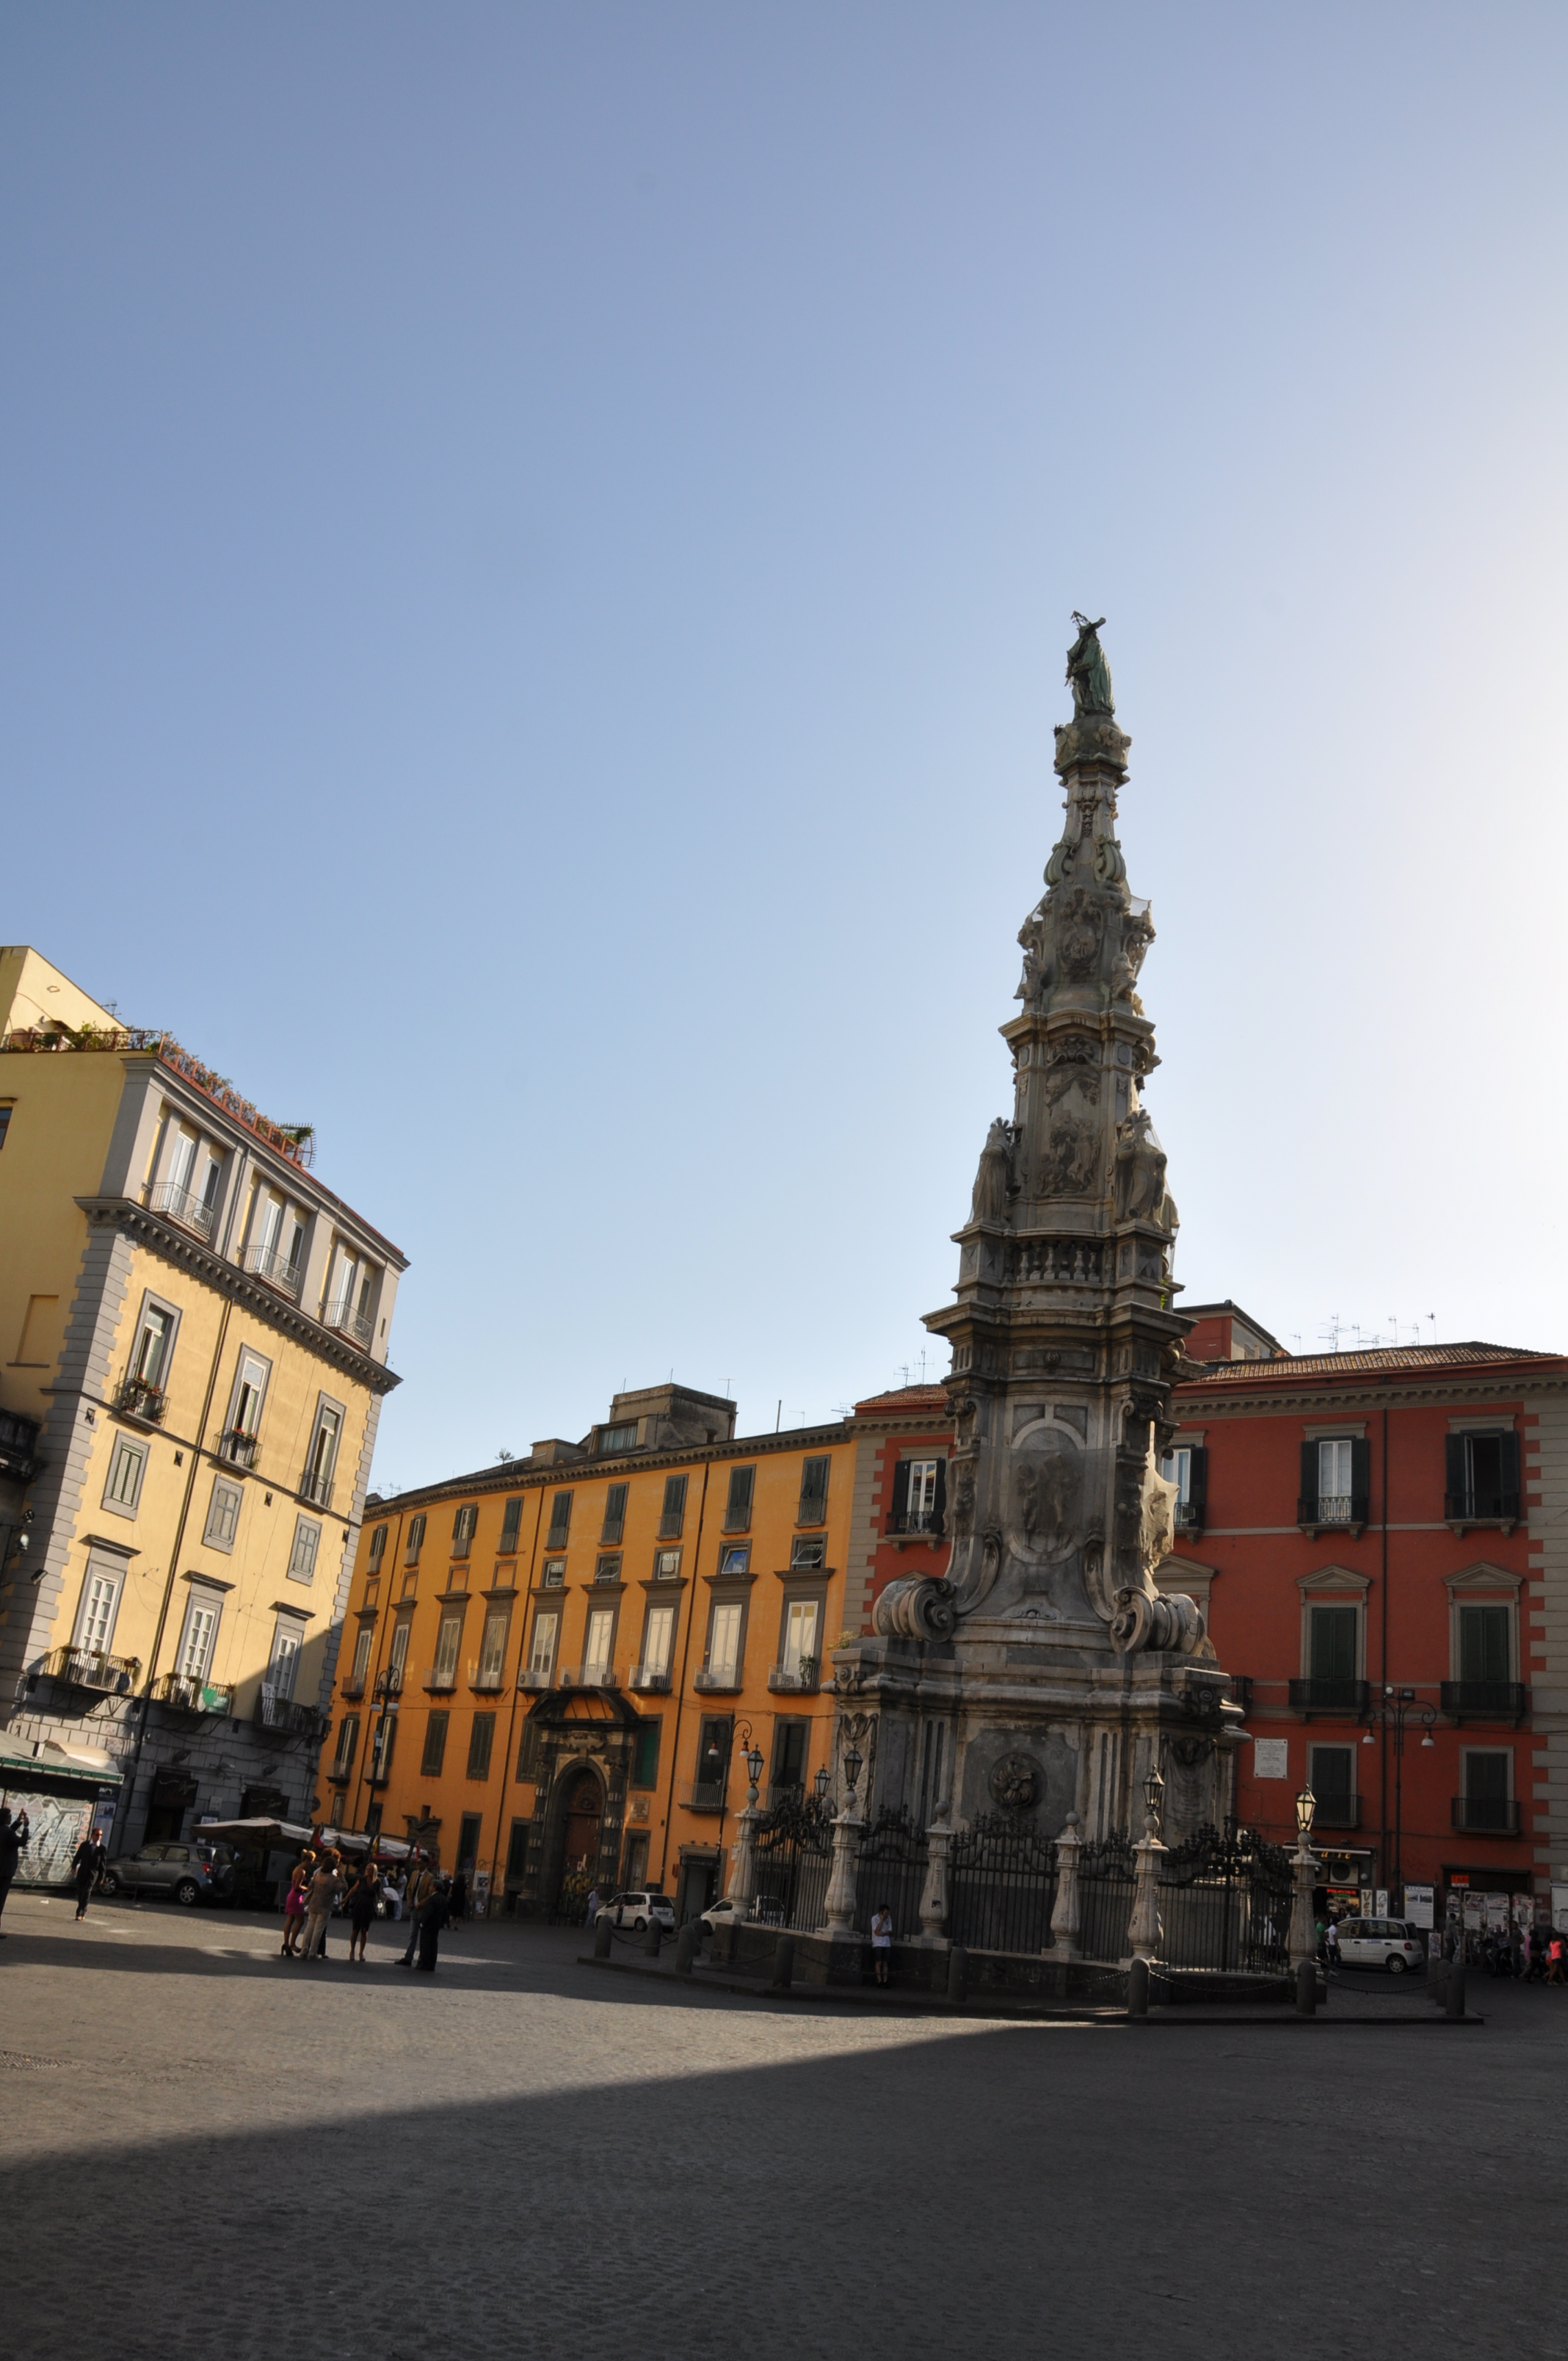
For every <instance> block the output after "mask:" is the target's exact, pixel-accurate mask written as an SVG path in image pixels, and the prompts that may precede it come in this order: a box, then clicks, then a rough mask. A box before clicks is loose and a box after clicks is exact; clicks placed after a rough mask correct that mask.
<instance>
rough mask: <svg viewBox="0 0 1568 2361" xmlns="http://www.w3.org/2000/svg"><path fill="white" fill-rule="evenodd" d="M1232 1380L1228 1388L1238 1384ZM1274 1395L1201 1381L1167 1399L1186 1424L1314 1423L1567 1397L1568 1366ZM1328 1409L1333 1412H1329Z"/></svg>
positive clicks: (1514, 1367) (1315, 1387)
mask: <svg viewBox="0 0 1568 2361" xmlns="http://www.w3.org/2000/svg"><path fill="white" fill-rule="evenodd" d="M1240 1382H1245V1381H1238V1380H1235V1379H1231V1380H1229V1381H1228V1383H1229V1384H1239V1383H1240ZM1276 1386H1277V1390H1274V1391H1270V1392H1262V1391H1260V1392H1258V1393H1247V1394H1244V1395H1240V1397H1239V1399H1238V1398H1237V1396H1235V1395H1232V1394H1230V1393H1228V1392H1227V1393H1222V1392H1221V1391H1220V1390H1219V1389H1218V1387H1216V1389H1215V1390H1214V1391H1213V1392H1212V1393H1211V1392H1207V1391H1205V1390H1203V1389H1202V1381H1201V1380H1199V1381H1197V1382H1196V1383H1190V1384H1188V1385H1179V1386H1177V1387H1176V1388H1175V1389H1173V1391H1172V1394H1171V1408H1172V1411H1175V1412H1177V1413H1178V1414H1179V1416H1180V1417H1182V1418H1183V1419H1185V1417H1186V1415H1187V1413H1188V1411H1198V1410H1199V1408H1200V1406H1201V1414H1202V1416H1203V1417H1204V1418H1206V1419H1211V1418H1212V1419H1220V1418H1277V1417H1280V1416H1284V1415H1288V1416H1296V1415H1298V1414H1300V1413H1306V1414H1308V1415H1310V1414H1312V1413H1316V1414H1317V1415H1318V1417H1319V1418H1322V1417H1324V1416H1325V1415H1332V1411H1345V1412H1347V1413H1354V1412H1355V1411H1377V1410H1412V1409H1416V1408H1418V1407H1420V1406H1422V1405H1427V1406H1432V1405H1438V1404H1442V1403H1443V1402H1465V1401H1476V1400H1481V1401H1507V1400H1521V1399H1523V1398H1525V1397H1527V1396H1529V1395H1532V1394H1553V1395H1563V1394H1568V1366H1563V1365H1559V1366H1558V1367H1556V1368H1555V1369H1554V1370H1553V1371H1552V1374H1551V1375H1550V1376H1547V1375H1544V1374H1541V1375H1536V1374H1534V1373H1532V1372H1530V1371H1529V1370H1528V1369H1527V1368H1526V1367H1521V1365H1520V1364H1519V1362H1517V1361H1516V1362H1514V1363H1512V1364H1511V1366H1510V1367H1508V1369H1507V1370H1502V1369H1497V1370H1493V1369H1490V1368H1487V1367H1485V1365H1481V1366H1478V1367H1475V1368H1472V1369H1470V1370H1468V1371H1466V1370H1464V1369H1462V1368H1455V1369H1453V1370H1452V1371H1451V1372H1445V1373H1444V1374H1443V1375H1442V1376H1435V1375H1434V1376H1433V1377H1431V1378H1406V1379H1403V1380H1401V1381H1398V1382H1387V1381H1385V1382H1384V1383H1381V1384H1376V1383H1374V1384H1367V1383H1365V1382H1363V1383H1360V1384H1354V1385H1351V1384H1346V1383H1344V1382H1343V1380H1338V1381H1336V1380H1334V1379H1332V1378H1320V1379H1319V1380H1318V1381H1317V1382H1316V1383H1312V1382H1310V1381H1304V1382H1302V1383H1301V1384H1299V1385H1297V1386H1291V1385H1288V1384H1280V1383H1279V1381H1278V1380H1276ZM1331 1406H1332V1409H1331Z"/></svg>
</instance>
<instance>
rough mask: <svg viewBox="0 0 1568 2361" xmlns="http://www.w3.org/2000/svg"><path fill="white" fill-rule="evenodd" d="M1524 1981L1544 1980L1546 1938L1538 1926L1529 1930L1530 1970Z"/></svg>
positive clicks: (1538, 1981) (1536, 1981) (1537, 1981)
mask: <svg viewBox="0 0 1568 2361" xmlns="http://www.w3.org/2000/svg"><path fill="white" fill-rule="evenodd" d="M1526 1981H1527V1982H1530V1983H1532V1984H1539V1983H1544V1982H1545V1981H1546V1938H1545V1936H1544V1935H1543V1934H1542V1933H1541V1928H1540V1927H1531V1928H1530V1971H1529V1974H1528V1976H1527V1979H1526Z"/></svg>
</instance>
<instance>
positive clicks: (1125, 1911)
mask: <svg viewBox="0 0 1568 2361" xmlns="http://www.w3.org/2000/svg"><path fill="white" fill-rule="evenodd" d="M1134 1872H1135V1861H1134V1858H1133V1847H1132V1841H1131V1839H1130V1838H1127V1837H1121V1836H1110V1837H1100V1838H1097V1839H1095V1840H1094V1841H1093V1842H1092V1843H1091V1844H1086V1845H1085V1846H1084V1847H1083V1849H1082V1850H1081V1851H1080V1854H1079V1856H1078V1948H1079V1949H1080V1952H1081V1953H1082V1955H1083V1957H1084V1958H1085V1959H1086V1960H1124V1959H1125V1958H1126V1956H1127V1925H1128V1921H1129V1920H1130V1919H1131V1917H1132V1915H1133V1882H1134Z"/></svg>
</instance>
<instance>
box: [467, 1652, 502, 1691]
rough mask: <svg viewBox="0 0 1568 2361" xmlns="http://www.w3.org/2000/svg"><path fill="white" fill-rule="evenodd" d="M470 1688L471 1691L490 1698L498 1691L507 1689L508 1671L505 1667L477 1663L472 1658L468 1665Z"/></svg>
mask: <svg viewBox="0 0 1568 2361" xmlns="http://www.w3.org/2000/svg"><path fill="white" fill-rule="evenodd" d="M468 1686H469V1687H470V1688H471V1689H475V1690H477V1692H478V1693H479V1694H480V1695H481V1696H484V1697H488V1696H490V1695H491V1694H492V1693H493V1692H494V1691H495V1690H497V1689H503V1688H505V1686H506V1669H505V1667H504V1665H501V1664H477V1663H475V1662H474V1661H473V1659H472V1658H470V1660H469V1664H468Z"/></svg>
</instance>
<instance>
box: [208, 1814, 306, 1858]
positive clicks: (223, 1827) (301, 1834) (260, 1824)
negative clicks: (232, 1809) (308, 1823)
mask: <svg viewBox="0 0 1568 2361" xmlns="http://www.w3.org/2000/svg"><path fill="white" fill-rule="evenodd" d="M191 1834H192V1836H193V1837H195V1838H196V1839H198V1840H204V1839H206V1838H208V1837H218V1838H221V1839H223V1841H224V1843H225V1844H258V1845H261V1846H262V1847H263V1848H264V1849H265V1850H268V1851H270V1850H272V1848H273V1847H274V1846H282V1845H308V1844H309V1843H310V1840H311V1835H312V1831H311V1830H310V1829H309V1828H296V1827H295V1826H294V1824H293V1822H292V1821H291V1820H265V1819H263V1820H198V1821H197V1822H196V1824H195V1826H194V1828H192V1830H191Z"/></svg>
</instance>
